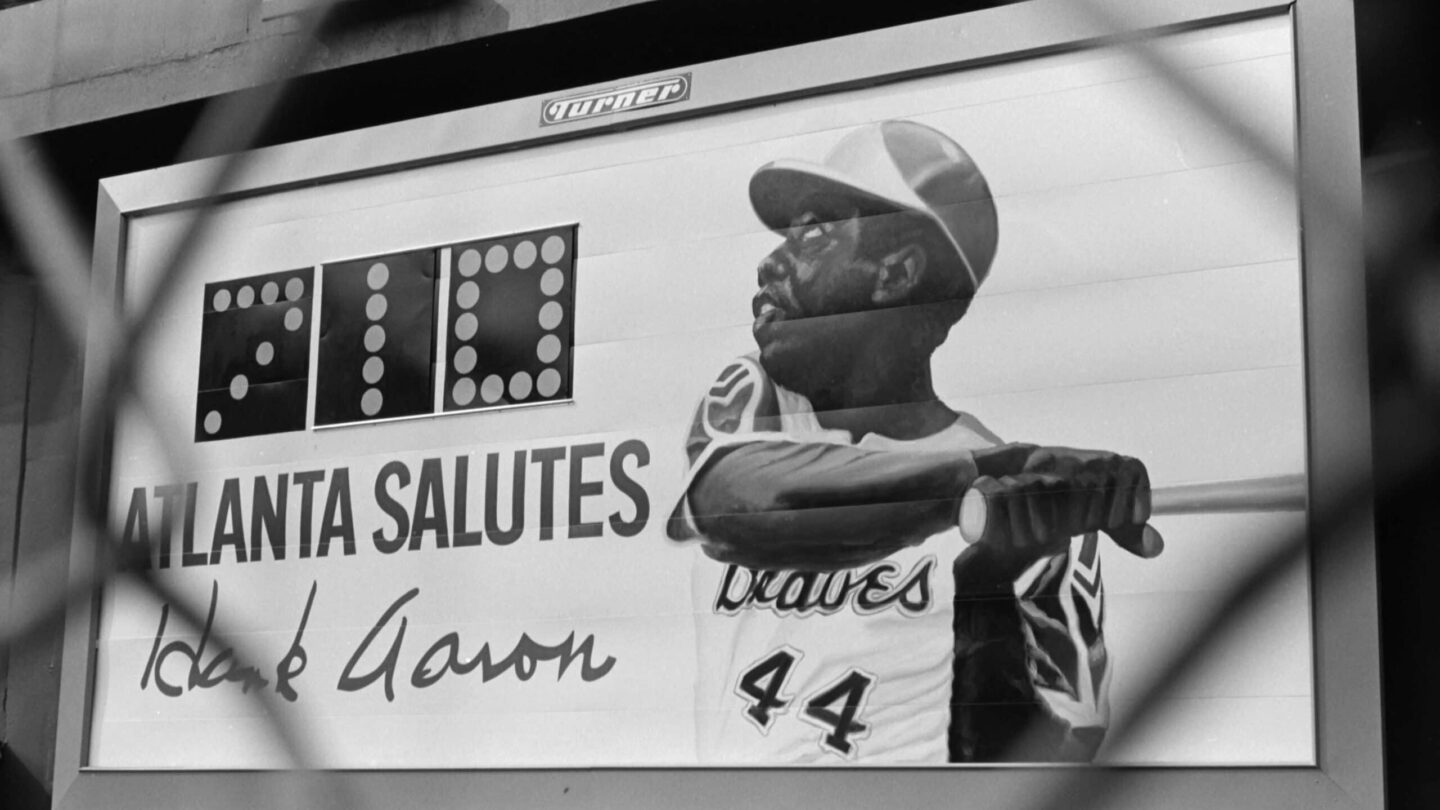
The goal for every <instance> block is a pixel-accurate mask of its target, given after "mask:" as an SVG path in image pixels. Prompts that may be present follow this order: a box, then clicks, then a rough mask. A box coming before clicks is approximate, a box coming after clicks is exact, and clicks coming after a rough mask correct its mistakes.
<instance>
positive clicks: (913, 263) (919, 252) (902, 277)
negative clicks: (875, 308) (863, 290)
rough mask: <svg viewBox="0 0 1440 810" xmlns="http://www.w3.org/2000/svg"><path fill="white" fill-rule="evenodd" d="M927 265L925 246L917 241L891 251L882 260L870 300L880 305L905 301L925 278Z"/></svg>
mask: <svg viewBox="0 0 1440 810" xmlns="http://www.w3.org/2000/svg"><path fill="white" fill-rule="evenodd" d="M925 265H926V256H925V248H923V247H921V246H920V245H919V244H917V243H915V242H910V243H909V244H906V245H905V246H903V247H901V248H899V249H897V250H895V251H893V252H891V253H890V254H889V255H887V256H886V257H885V258H883V259H881V260H880V272H879V274H878V275H877V276H876V277H875V289H874V290H872V291H871V292H870V300H871V301H873V302H874V303H876V304H879V305H880V306H887V305H890V304H897V303H900V302H902V301H905V300H906V299H908V298H909V297H910V293H911V291H913V290H914V289H915V287H916V286H917V285H919V283H920V279H922V278H924V276H925Z"/></svg>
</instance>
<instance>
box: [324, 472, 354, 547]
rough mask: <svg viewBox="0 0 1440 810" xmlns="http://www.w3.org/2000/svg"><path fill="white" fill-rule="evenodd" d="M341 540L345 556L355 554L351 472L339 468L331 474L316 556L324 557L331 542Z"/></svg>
mask: <svg viewBox="0 0 1440 810" xmlns="http://www.w3.org/2000/svg"><path fill="white" fill-rule="evenodd" d="M337 537H338V538H340V543H341V548H343V549H344V550H345V556H347V557H348V556H350V555H352V554H354V553H355V515H354V513H353V511H352V510H351V508H350V470H349V468H347V467H337V468H336V469H335V470H334V471H333V472H331V473H330V488H329V489H328V490H326V492H325V517H324V518H323V519H322V520H321V521H320V542H319V543H318V544H317V545H316V547H315V556H316V557H324V556H325V554H326V553H327V552H328V551H329V550H330V541H331V540H333V539H335V538H337Z"/></svg>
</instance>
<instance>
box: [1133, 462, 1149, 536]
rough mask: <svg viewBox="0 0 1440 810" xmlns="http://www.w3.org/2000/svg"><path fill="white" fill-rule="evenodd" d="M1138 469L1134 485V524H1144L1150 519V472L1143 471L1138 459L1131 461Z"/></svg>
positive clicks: (1143, 467)
mask: <svg viewBox="0 0 1440 810" xmlns="http://www.w3.org/2000/svg"><path fill="white" fill-rule="evenodd" d="M1131 461H1133V462H1135V464H1136V466H1137V467H1138V468H1139V474H1138V475H1137V481H1136V485H1135V514H1134V520H1135V522H1136V523H1144V522H1146V521H1148V520H1149V519H1150V471H1149V470H1147V469H1145V464H1144V462H1142V461H1140V460H1139V459H1131Z"/></svg>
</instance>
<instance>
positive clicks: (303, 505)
mask: <svg viewBox="0 0 1440 810" xmlns="http://www.w3.org/2000/svg"><path fill="white" fill-rule="evenodd" d="M324 480H325V471H324V470H307V471H305V472H298V473H295V478H294V481H295V485H296V486H298V487H300V556H301V557H302V558H308V557H309V556H310V526H311V524H313V523H314V521H315V485H316V484H318V483H320V482H321V481H324Z"/></svg>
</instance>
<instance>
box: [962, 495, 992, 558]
mask: <svg viewBox="0 0 1440 810" xmlns="http://www.w3.org/2000/svg"><path fill="white" fill-rule="evenodd" d="M956 522H957V523H959V524H960V536H961V537H962V538H964V539H965V542H967V543H971V544H974V543H980V542H983V541H985V540H987V539H988V538H987V537H986V531H987V530H988V529H989V528H990V501H989V500H987V499H986V498H985V493H983V492H981V491H980V490H978V489H976V488H975V487H970V489H969V490H967V491H966V492H965V495H964V497H962V498H961V499H960V519H959V520H958V521H956Z"/></svg>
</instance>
